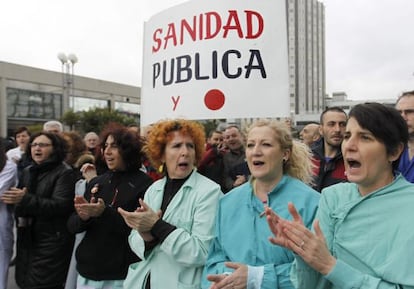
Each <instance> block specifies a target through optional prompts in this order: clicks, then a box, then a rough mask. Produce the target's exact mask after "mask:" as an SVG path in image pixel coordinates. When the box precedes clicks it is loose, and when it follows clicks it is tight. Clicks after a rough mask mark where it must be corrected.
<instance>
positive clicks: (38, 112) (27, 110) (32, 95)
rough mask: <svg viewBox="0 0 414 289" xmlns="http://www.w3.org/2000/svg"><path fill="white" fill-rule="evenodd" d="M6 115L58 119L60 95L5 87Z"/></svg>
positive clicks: (60, 108)
mask: <svg viewBox="0 0 414 289" xmlns="http://www.w3.org/2000/svg"><path fill="white" fill-rule="evenodd" d="M6 94H7V116H8V117H16V118H39V119H58V118H60V117H61V113H62V95H61V94H57V93H50V92H40V91H32V90H24V89H18V88H10V87H9V88H7V89H6Z"/></svg>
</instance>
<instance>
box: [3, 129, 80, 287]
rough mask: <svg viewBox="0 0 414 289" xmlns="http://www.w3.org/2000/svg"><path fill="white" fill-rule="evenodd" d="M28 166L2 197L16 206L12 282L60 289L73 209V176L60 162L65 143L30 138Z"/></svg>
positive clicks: (52, 138) (39, 136)
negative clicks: (14, 274) (68, 225)
mask: <svg viewBox="0 0 414 289" xmlns="http://www.w3.org/2000/svg"><path fill="white" fill-rule="evenodd" d="M27 154H28V156H29V157H30V159H31V160H32V165H30V166H28V167H27V168H25V169H24V171H23V175H22V179H21V180H20V181H19V188H11V189H10V190H8V191H6V192H5V194H4V195H3V198H2V201H3V202H4V203H6V204H15V216H16V218H17V221H18V222H17V254H16V283H17V285H19V287H20V288H23V289H24V288H45V289H46V288H63V285H64V282H65V279H66V272H67V269H68V266H69V261H70V256H71V252H72V246H73V240H74V238H73V236H72V235H71V234H70V233H69V232H68V231H67V228H66V223H67V219H68V218H69V216H70V215H71V214H72V212H73V196H74V193H73V192H74V189H75V188H74V187H75V176H74V173H73V170H72V169H71V168H70V167H69V166H68V165H67V164H65V163H64V162H63V160H64V159H65V156H66V143H65V141H64V140H63V139H62V138H61V137H60V136H59V135H57V134H52V133H48V132H41V133H37V134H35V135H33V136H32V137H31V139H30V142H29V147H28V152H27Z"/></svg>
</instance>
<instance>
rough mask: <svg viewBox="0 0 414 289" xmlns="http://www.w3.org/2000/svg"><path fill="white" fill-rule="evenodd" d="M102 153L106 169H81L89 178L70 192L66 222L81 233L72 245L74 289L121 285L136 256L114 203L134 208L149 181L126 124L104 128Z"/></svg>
mask: <svg viewBox="0 0 414 289" xmlns="http://www.w3.org/2000/svg"><path fill="white" fill-rule="evenodd" d="M101 139H102V140H103V143H102V144H101V147H102V148H103V156H104V159H105V162H106V165H107V167H108V171H107V172H106V173H104V174H102V175H100V176H97V177H95V178H92V179H91V175H96V170H95V167H94V166H93V165H91V164H86V165H85V166H83V167H82V168H81V171H82V173H83V175H84V176H85V179H91V180H90V181H89V183H88V184H87V186H86V191H85V195H84V196H76V197H75V209H76V213H74V214H73V215H72V216H71V217H70V219H69V222H68V227H69V230H70V231H71V232H73V233H80V232H86V233H85V237H84V238H83V239H82V241H81V242H80V244H79V246H78V248H77V249H76V261H77V270H78V273H79V276H78V280H77V288H78V289H80V288H85V289H86V288H87V289H94V288H105V289H111V288H122V283H123V280H124V279H125V277H126V274H127V271H128V266H129V265H130V264H131V263H134V262H137V261H138V260H139V259H138V257H137V256H136V255H135V254H134V253H133V252H132V250H131V249H130V248H129V245H128V235H129V233H130V231H131V229H130V228H129V227H128V226H127V225H126V224H125V222H124V220H123V219H122V217H121V215H120V214H119V213H118V212H117V208H122V209H124V210H126V211H134V210H135V209H136V208H137V207H138V205H139V199H140V198H143V197H144V192H145V191H146V189H147V188H148V187H149V185H150V184H151V183H152V180H151V178H150V177H149V176H147V175H146V174H145V173H144V172H142V171H141V170H140V168H141V159H142V153H141V141H140V139H139V136H138V135H137V134H134V133H131V132H129V131H128V130H127V128H126V127H124V126H120V125H117V124H111V125H110V126H109V127H107V128H106V129H105V130H104V131H103V133H102V137H101Z"/></svg>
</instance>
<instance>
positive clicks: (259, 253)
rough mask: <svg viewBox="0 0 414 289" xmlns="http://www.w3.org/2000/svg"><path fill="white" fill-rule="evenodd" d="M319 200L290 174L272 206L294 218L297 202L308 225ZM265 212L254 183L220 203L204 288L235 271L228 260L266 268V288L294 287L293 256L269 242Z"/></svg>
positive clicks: (263, 282) (273, 195) (263, 284)
mask: <svg viewBox="0 0 414 289" xmlns="http://www.w3.org/2000/svg"><path fill="white" fill-rule="evenodd" d="M319 198H320V194H319V193H318V192H316V191H315V190H313V189H312V188H310V187H309V186H307V185H305V184H304V183H302V182H301V181H299V180H297V179H295V178H292V177H289V176H287V175H285V176H283V178H282V180H281V181H280V182H279V184H278V185H277V186H276V187H275V188H274V190H273V191H272V192H271V193H269V197H268V199H269V206H270V207H271V208H272V209H273V210H274V211H275V212H276V213H277V214H279V215H280V216H281V217H283V218H288V219H291V216H290V214H289V212H288V210H287V208H288V202H293V203H294V205H295V206H296V208H297V209H298V211H299V213H300V214H301V216H302V218H303V221H304V222H305V224H306V225H307V226H310V225H311V223H312V221H313V218H314V216H315V214H316V210H317V205H318V202H319ZM263 210H264V206H263V203H262V202H261V201H260V200H259V199H258V198H257V197H256V196H255V195H254V193H253V188H252V185H251V182H247V183H245V184H243V185H241V186H239V187H236V188H234V189H233V190H232V191H230V192H229V193H227V194H226V195H225V196H224V197H223V198H222V199H221V200H220V204H219V210H218V214H217V220H216V233H215V237H214V240H213V243H212V246H211V248H210V251H209V255H208V259H207V263H206V266H205V269H204V273H203V284H202V285H203V286H202V288H204V289H207V288H210V285H211V284H210V282H209V281H207V279H206V276H207V275H208V274H222V273H224V272H230V271H232V270H231V269H229V268H227V267H226V266H225V265H224V262H228V261H230V262H239V263H243V264H246V265H250V266H256V267H262V268H263V278H262V280H261V281H259V282H261V288H262V289H265V288H266V289H267V288H269V289H270V288H272V289H277V288H293V286H292V284H291V282H290V278H289V271H290V267H291V263H292V262H293V259H294V258H293V254H292V253H291V252H290V251H289V250H287V249H284V248H282V247H279V246H275V245H273V244H271V243H270V242H269V240H268V238H269V236H271V235H272V233H271V231H270V229H269V226H268V224H267V221H266V218H265V217H264V216H260V215H261V213H262V212H263ZM247 288H249V287H247Z"/></svg>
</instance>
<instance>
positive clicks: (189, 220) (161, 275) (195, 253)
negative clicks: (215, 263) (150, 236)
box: [124, 171, 222, 289]
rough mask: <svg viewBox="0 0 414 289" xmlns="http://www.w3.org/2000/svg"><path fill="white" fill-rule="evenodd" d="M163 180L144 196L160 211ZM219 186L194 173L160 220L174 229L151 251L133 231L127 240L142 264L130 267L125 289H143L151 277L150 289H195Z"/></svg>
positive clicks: (147, 201)
mask: <svg viewBox="0 0 414 289" xmlns="http://www.w3.org/2000/svg"><path fill="white" fill-rule="evenodd" d="M165 182H166V178H165V177H164V178H163V179H161V180H158V181H157V182H155V183H154V184H153V185H152V186H151V187H149V189H148V191H147V192H146V193H145V199H144V200H145V202H146V203H147V204H148V205H149V206H150V207H151V208H152V209H153V210H154V211H158V210H159V209H160V208H161V203H162V199H163V194H164V186H165ZM220 196H222V192H221V190H220V186H219V185H218V184H217V183H215V182H213V181H211V180H210V179H208V178H207V177H204V176H202V175H201V174H199V173H198V172H196V171H194V172H193V173H192V174H191V175H190V177H189V178H188V180H187V181H186V182H185V183H184V184H183V186H182V187H181V188H180V189H179V191H178V192H177V194H176V195H175V196H174V198H173V199H172V200H171V202H170V204H169V205H168V207H167V209H166V210H165V213H164V214H163V216H162V218H163V220H164V221H166V222H168V223H170V224H172V225H174V226H176V227H177V229H175V230H174V231H173V232H172V233H171V234H169V235H168V237H167V238H166V239H165V240H164V242H162V243H161V244H158V245H157V246H156V247H155V248H153V249H152V250H150V251H146V250H145V243H144V241H143V239H142V238H141V236H140V234H139V233H138V231H136V230H132V231H131V234H130V236H129V244H130V246H131V248H132V250H133V251H134V252H135V253H136V254H137V255H138V256H139V257H140V258H141V259H142V261H140V262H137V263H134V264H132V265H131V266H130V267H129V271H128V275H127V278H126V280H125V282H124V288H125V289H138V288H139V289H142V288H144V286H145V282H146V278H147V276H148V273H151V289H164V288H168V289H179V288H186V289H198V288H200V287H201V284H200V283H201V274H202V270H203V266H204V263H205V262H206V258H207V253H208V248H209V245H210V241H211V239H212V238H213V227H214V220H215V214H216V210H217V204H218V200H219V198H220Z"/></svg>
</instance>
